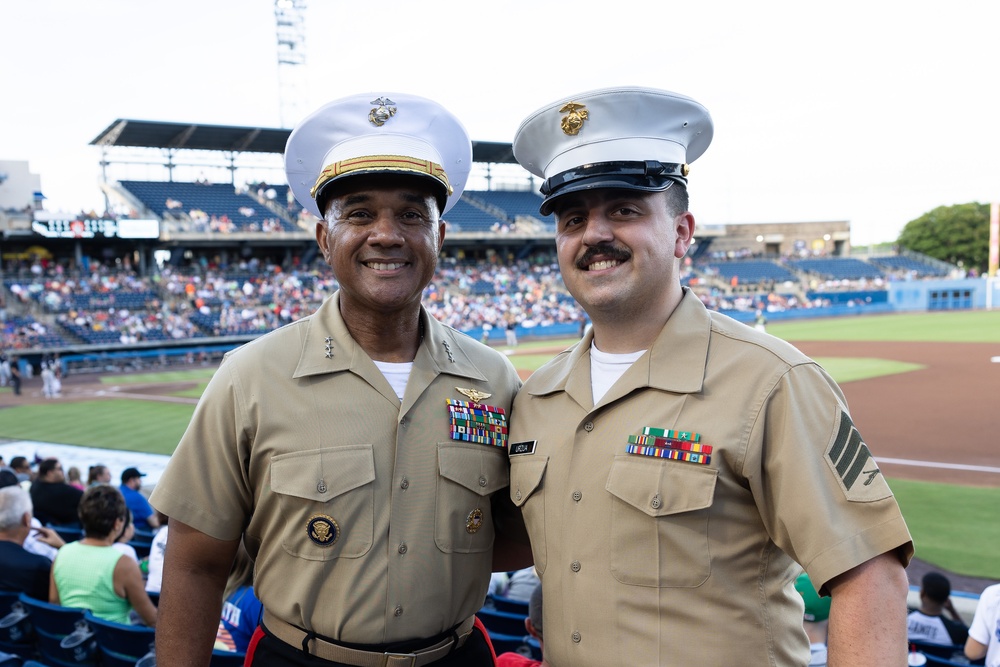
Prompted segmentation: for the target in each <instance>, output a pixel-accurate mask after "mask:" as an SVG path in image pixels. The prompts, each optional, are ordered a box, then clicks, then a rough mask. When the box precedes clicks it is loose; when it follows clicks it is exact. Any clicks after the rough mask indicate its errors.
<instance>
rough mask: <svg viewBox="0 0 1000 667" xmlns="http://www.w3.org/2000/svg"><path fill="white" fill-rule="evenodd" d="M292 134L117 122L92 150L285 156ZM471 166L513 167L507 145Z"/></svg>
mask: <svg viewBox="0 0 1000 667" xmlns="http://www.w3.org/2000/svg"><path fill="white" fill-rule="evenodd" d="M291 132H292V131H291V130H285V129H278V128H268V127H237V126H232V125H199V124H194V123H163V122H158V121H148V120H130V119H127V118H119V119H118V120H116V121H115V122H113V123H111V125H109V126H108V127H107V128H106V129H105V130H104V131H102V132H101V133H100V134H98V135H97V137H95V138H94V140H93V141H91V142H90V145H91V146H105V147H110V146H120V147H128V148H166V149H174V150H182V149H183V150H201V151H222V152H243V153H284V152H285V143H286V142H287V141H288V135H289V134H291ZM472 159H473V161H474V162H493V163H496V162H501V163H516V160H515V159H514V151H513V150H512V148H511V145H510V144H505V143H502V142H498V141H474V142H472Z"/></svg>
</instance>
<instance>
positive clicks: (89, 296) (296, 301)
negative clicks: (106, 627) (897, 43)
mask: <svg viewBox="0 0 1000 667" xmlns="http://www.w3.org/2000/svg"><path fill="white" fill-rule="evenodd" d="M883 259H884V258H883ZM906 259H907V261H906V262H890V264H892V265H893V266H898V267H903V270H904V271H905V272H907V273H905V274H904V275H906V276H907V277H908V276H909V273H908V272H912V271H915V270H916V269H914V268H913V267H914V266H917V265H919V264H920V263H919V262H918V261H917V260H914V259H912V258H906ZM923 266H924V267H925V268H926V269H927V275H937V274H938V273H939V272H940V269H938V268H937V267H933V266H931V265H930V264H923ZM14 269H15V270H14V271H12V272H10V273H8V275H16V276H19V277H16V278H6V279H5V280H4V287H5V290H6V293H7V294H5V296H7V295H8V294H9V297H8V298H9V300H10V301H11V302H12V304H14V303H16V304H18V305H19V306H22V307H21V308H19V311H20V312H21V314H18V315H17V316H13V315H11V316H7V317H6V318H5V319H4V321H3V322H2V324H3V335H2V340H0V346H2V348H6V349H29V348H38V347H61V346H66V345H72V344H79V343H81V342H82V343H86V344H97V345H101V344H109V343H120V344H132V343H137V342H144V341H167V340H182V339H198V338H204V337H213V336H244V335H254V334H259V333H264V332H267V331H271V330H273V329H275V328H277V327H279V326H282V325H284V324H287V323H289V322H293V321H295V320H297V319H299V318H300V317H303V316H305V315H307V314H309V313H311V312H313V311H314V310H315V309H316V307H317V306H318V305H319V303H320V302H321V301H322V300H323V299H324V298H326V297H327V296H329V295H330V294H332V293H333V291H334V290H336V289H337V283H336V280H335V279H334V278H333V277H332V275H331V274H330V271H329V268H328V267H326V266H325V265H324V264H322V262H321V261H317V262H314V263H313V264H311V265H310V266H296V267H294V268H292V269H288V270H286V269H283V268H281V267H279V266H276V265H272V264H268V263H265V262H261V261H260V260H258V259H255V258H251V259H247V260H241V261H239V262H237V263H234V264H231V265H228V266H223V265H217V264H213V263H211V262H208V261H202V262H200V263H197V264H195V265H192V266H189V267H174V266H171V265H169V264H168V265H165V266H163V267H162V268H161V269H160V270H159V271H158V272H157V273H155V274H153V275H152V276H148V277H140V276H139V275H137V274H136V273H135V272H134V271H132V270H131V268H130V267H129V266H128V265H127V263H125V264H123V265H116V264H108V265H103V264H100V263H99V262H96V261H94V260H90V261H89V262H88V265H87V270H86V271H81V272H71V271H70V270H69V269H67V268H66V267H64V266H63V265H62V264H59V263H51V262H42V261H36V262H33V263H30V264H27V265H21V266H15V267H14ZM792 269H794V271H793V270H792ZM887 280H888V277H887V276H886V275H885V274H883V273H880V270H879V269H878V268H877V265H876V264H875V263H874V262H871V263H869V262H864V261H861V260H857V259H852V258H824V259H813V260H795V261H791V260H789V261H787V262H785V263H781V262H779V261H775V260H766V259H763V258H754V259H749V258H740V259H736V260H726V261H722V260H721V259H719V258H716V257H709V258H707V259H705V260H704V262H698V263H694V264H689V265H687V266H685V268H684V275H683V276H682V281H683V283H684V284H690V285H691V286H693V287H694V289H695V291H696V293H697V294H698V295H699V296H700V297H701V299H702V301H703V302H704V303H705V305H706V306H707V307H708V308H710V309H712V310H719V311H723V312H726V311H737V312H753V311H755V310H761V309H763V310H766V311H769V312H777V311H784V310H790V309H798V308H816V307H824V306H829V305H830V304H831V299H832V302H833V303H839V302H840V301H838V300H837V299H836V298H835V296H834V295H833V294H832V293H833V292H839V293H844V292H845V291H856V292H865V291H884V290H885V288H886V282H887ZM817 293H822V294H817ZM828 295H829V296H828ZM856 302H857V303H859V304H861V305H863V304H864V303H866V302H865V300H864V299H860V300H856ZM424 303H425V305H426V307H427V309H428V310H429V311H430V313H431V314H432V315H433V316H434V317H436V318H437V319H439V320H440V321H442V322H444V323H445V324H447V325H449V326H452V327H455V328H456V329H459V330H461V331H470V330H478V329H481V328H483V327H485V328H487V329H505V328H508V327H510V328H514V327H518V328H520V329H521V330H522V331H523V330H524V329H532V328H534V327H546V326H550V325H554V324H567V323H577V322H582V321H583V320H584V318H585V315H584V313H583V311H582V310H581V309H580V307H579V305H578V304H577V303H576V301H575V300H574V299H573V298H572V297H571V296H570V295H569V293H568V291H567V290H566V288H565V285H564V284H563V281H562V278H561V276H560V273H559V269H558V265H557V263H556V260H555V257H554V255H553V254H552V253H548V254H542V255H536V256H532V257H531V258H529V259H522V260H516V261H515V260H509V261H508V260H500V259H499V258H498V257H493V258H492V259H490V260H480V261H475V260H459V259H455V258H444V259H442V261H441V262H440V265H439V267H438V271H437V274H436V275H435V278H434V280H433V281H432V282H431V283H430V285H429V286H428V287H427V289H426V291H425V294H424ZM32 305H33V306H35V307H34V308H30V307H29V308H24V306H32ZM26 310H27V311H28V312H24V311H26Z"/></svg>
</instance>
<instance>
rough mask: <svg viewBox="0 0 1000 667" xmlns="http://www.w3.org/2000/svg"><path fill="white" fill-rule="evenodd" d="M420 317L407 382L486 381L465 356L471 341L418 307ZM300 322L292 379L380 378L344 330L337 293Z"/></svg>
mask: <svg viewBox="0 0 1000 667" xmlns="http://www.w3.org/2000/svg"><path fill="white" fill-rule="evenodd" d="M420 318H421V321H422V322H423V325H424V327H423V328H424V338H423V340H422V341H421V343H420V347H419V348H417V356H416V357H415V358H414V360H413V371H412V372H411V376H410V377H411V379H412V378H414V377H415V376H422V377H429V378H430V379H433V376H436V375H438V374H440V373H448V374H451V375H457V376H460V377H467V378H472V379H476V380H483V381H485V380H486V379H487V378H486V375H485V374H484V373H483V372H482V371H480V370H479V367H478V366H476V364H475V363H474V362H473V361H472V359H471V358H470V357H469V354H468V353H467V350H466V346H467V345H468V342H467V341H469V340H471V339H469V338H468V337H467V336H464V335H463V334H459V333H458V332H457V331H455V330H454V329H451V328H448V327H446V326H444V325H443V324H441V323H440V322H438V321H437V320H435V319H434V318H433V317H431V316H430V315H429V314H428V313H427V311H426V310H424V308H423V306H421V307H420ZM304 323H305V325H306V326H305V328H306V331H305V335H304V337H303V339H302V349H301V351H300V353H299V362H298V365H297V366H296V367H295V372H294V373H293V374H292V377H293V378H296V379H298V378H302V377H308V376H311V375H323V374H326V373H337V372H341V371H351V372H353V373H355V374H357V375H360V376H362V377H368V375H369V374H370V373H371V372H375V373H378V374H379V375H381V373H380V372H379V371H378V369H377V368H376V366H375V364H374V362H373V361H372V360H371V358H370V357H369V356H368V354H367V353H365V351H364V350H363V349H362V348H361V346H360V345H358V344H357V342H356V341H355V340H354V339H353V338H352V337H351V334H350V332H349V331H348V330H347V324H346V323H345V322H344V318H343V317H342V316H341V314H340V292H339V291H338V292H335V293H334V294H333V296H331V297H330V298H329V299H327V300H326V301H324V302H323V303H322V305H320V307H319V308H318V309H317V310H316V312H315V313H313V314H312V315H311V316H309V317H308V318H306V320H305V322H304ZM463 339H464V340H463Z"/></svg>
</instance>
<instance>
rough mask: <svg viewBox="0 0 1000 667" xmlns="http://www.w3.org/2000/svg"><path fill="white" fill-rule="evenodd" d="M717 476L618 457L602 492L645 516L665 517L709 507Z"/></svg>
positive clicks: (643, 459)
mask: <svg viewBox="0 0 1000 667" xmlns="http://www.w3.org/2000/svg"><path fill="white" fill-rule="evenodd" d="M718 475H719V473H718V471H717V470H715V469H714V468H705V467H701V466H699V467H695V466H694V465H689V464H685V463H676V462H673V461H661V460H655V459H652V458H649V457H638V456H627V457H621V456H619V457H616V458H615V462H614V463H613V464H612V466H611V474H610V475H609V476H608V483H607V486H606V487H605V488H607V490H608V492H610V493H611V494H612V495H613V496H615V497H616V498H618V499H619V500H621V501H622V502H625V503H628V504H629V505H631V506H632V507H634V508H636V509H637V510H639V511H640V512H644V513H645V514H648V515H649V516H653V517H657V516H669V515H671V514H680V513H681V512H691V511H694V510H700V509H705V508H706V507H710V506H711V505H712V499H713V498H714V496H715V480H716V478H717V477H718Z"/></svg>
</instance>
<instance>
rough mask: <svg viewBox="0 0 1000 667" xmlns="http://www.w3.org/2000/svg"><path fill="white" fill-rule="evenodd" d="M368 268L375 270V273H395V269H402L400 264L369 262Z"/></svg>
mask: <svg viewBox="0 0 1000 667" xmlns="http://www.w3.org/2000/svg"><path fill="white" fill-rule="evenodd" d="M368 267H369V268H372V269H375V270H376V271H395V270H396V269H401V268H403V263H402V262H398V263H396V262H394V263H392V264H380V263H377V262H369V263H368Z"/></svg>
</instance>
